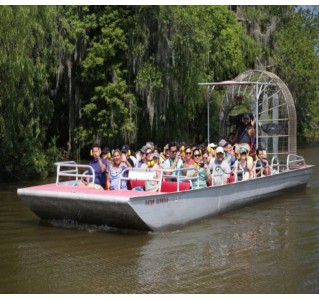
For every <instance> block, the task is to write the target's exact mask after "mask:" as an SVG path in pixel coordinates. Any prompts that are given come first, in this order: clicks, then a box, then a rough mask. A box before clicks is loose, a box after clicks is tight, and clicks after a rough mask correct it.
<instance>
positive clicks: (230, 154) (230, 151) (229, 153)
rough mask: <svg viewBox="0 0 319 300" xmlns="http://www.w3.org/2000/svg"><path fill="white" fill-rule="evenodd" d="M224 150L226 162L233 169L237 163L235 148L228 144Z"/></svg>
mask: <svg viewBox="0 0 319 300" xmlns="http://www.w3.org/2000/svg"><path fill="white" fill-rule="evenodd" d="M223 148H224V152H225V158H224V160H225V161H227V162H228V164H229V167H230V168H232V167H233V165H234V163H235V161H236V154H235V151H234V147H233V146H232V145H231V144H230V143H226V144H225V146H224V147H223Z"/></svg>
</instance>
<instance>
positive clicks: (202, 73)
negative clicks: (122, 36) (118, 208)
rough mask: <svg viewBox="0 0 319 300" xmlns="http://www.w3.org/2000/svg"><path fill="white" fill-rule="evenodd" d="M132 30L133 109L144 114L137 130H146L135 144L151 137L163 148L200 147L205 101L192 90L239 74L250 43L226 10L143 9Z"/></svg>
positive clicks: (249, 57) (250, 58) (251, 55)
mask: <svg viewBox="0 0 319 300" xmlns="http://www.w3.org/2000/svg"><path fill="white" fill-rule="evenodd" d="M131 28H132V29H131V30H130V33H129V38H130V44H132V48H133V51H132V53H130V55H131V57H130V60H129V65H130V66H132V68H131V69H130V71H131V73H132V76H133V75H135V74H137V76H136V83H137V86H138V96H139V97H138V106H139V107H145V108H146V109H143V110H142V112H141V115H140V118H139V128H145V125H146V123H149V125H150V126H149V127H148V128H149V130H143V131H139V136H138V139H139V140H145V139H147V138H149V137H152V136H153V131H155V132H156V139H157V141H158V142H160V143H162V144H164V143H166V142H167V141H168V140H172V139H177V140H188V141H192V142H195V141H197V142H200V141H203V136H206V122H207V121H206V99H205V97H203V94H202V93H201V90H200V89H199V88H198V85H197V84H198V83H199V82H205V81H217V80H223V79H229V78H232V77H234V76H235V75H237V74H238V73H239V72H241V71H243V70H244V69H245V65H246V64H250V65H251V64H252V63H253V61H254V58H255V55H254V54H255V53H256V52H257V47H256V45H255V43H254V42H253V40H252V39H251V38H249V37H247V36H246V37H245V36H244V32H243V29H242V28H241V26H240V25H239V24H238V22H237V20H236V17H235V15H234V14H232V13H231V12H230V11H229V10H228V9H227V7H225V6H192V7H188V6H159V7H158V6H157V7H142V8H141V9H140V10H138V12H137V13H136V14H135V15H134V18H133V19H132V26H131ZM246 48H249V51H250V52H248V54H247V55H246V54H244V53H246ZM150 70H151V71H150ZM146 83H147V84H146ZM217 113H218V111H217V110H215V111H214V114H213V116H212V120H213V121H214V120H217ZM186 120H187V122H185V121H186ZM154 127H155V128H154ZM164 128H165V130H163V129H164ZM154 129H155V130H154ZM214 132H215V133H217V130H215V131H214Z"/></svg>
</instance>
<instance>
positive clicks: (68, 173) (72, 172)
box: [54, 161, 95, 185]
mask: <svg viewBox="0 0 319 300" xmlns="http://www.w3.org/2000/svg"><path fill="white" fill-rule="evenodd" d="M54 165H55V166H56V167H57V173H56V185H58V184H59V183H60V177H75V180H79V178H84V177H85V178H92V181H93V182H94V179H95V171H94V169H93V168H92V167H91V166H90V165H85V164H77V163H76V162H74V161H61V162H56V163H55V164H54ZM61 167H65V168H73V169H66V170H61ZM84 168H85V169H86V170H87V169H90V170H91V171H92V175H88V174H84V173H81V174H80V173H79V169H84Z"/></svg>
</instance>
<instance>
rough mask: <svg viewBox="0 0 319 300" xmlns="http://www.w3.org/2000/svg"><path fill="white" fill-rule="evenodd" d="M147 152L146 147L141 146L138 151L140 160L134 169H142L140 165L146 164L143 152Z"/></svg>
mask: <svg viewBox="0 0 319 300" xmlns="http://www.w3.org/2000/svg"><path fill="white" fill-rule="evenodd" d="M146 150H147V147H146V146H143V147H142V148H141V150H140V155H139V156H140V159H138V160H137V165H136V167H137V168H140V167H142V165H143V164H144V163H145V162H146V155H145V152H146Z"/></svg>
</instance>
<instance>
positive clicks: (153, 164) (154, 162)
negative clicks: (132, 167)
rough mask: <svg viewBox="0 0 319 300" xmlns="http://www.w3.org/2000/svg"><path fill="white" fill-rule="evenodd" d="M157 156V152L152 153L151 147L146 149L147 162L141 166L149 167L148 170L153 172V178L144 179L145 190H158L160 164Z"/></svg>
mask: <svg viewBox="0 0 319 300" xmlns="http://www.w3.org/2000/svg"><path fill="white" fill-rule="evenodd" d="M159 158H160V155H159V153H153V151H152V149H150V148H148V149H147V150H146V159H147V162H146V163H145V164H143V165H142V167H141V168H143V169H149V172H152V173H153V178H154V179H155V180H145V191H152V192H158V191H159V186H160V182H159V179H161V171H159V169H161V166H160V165H159ZM151 169H154V171H151ZM157 179H158V180H157Z"/></svg>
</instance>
